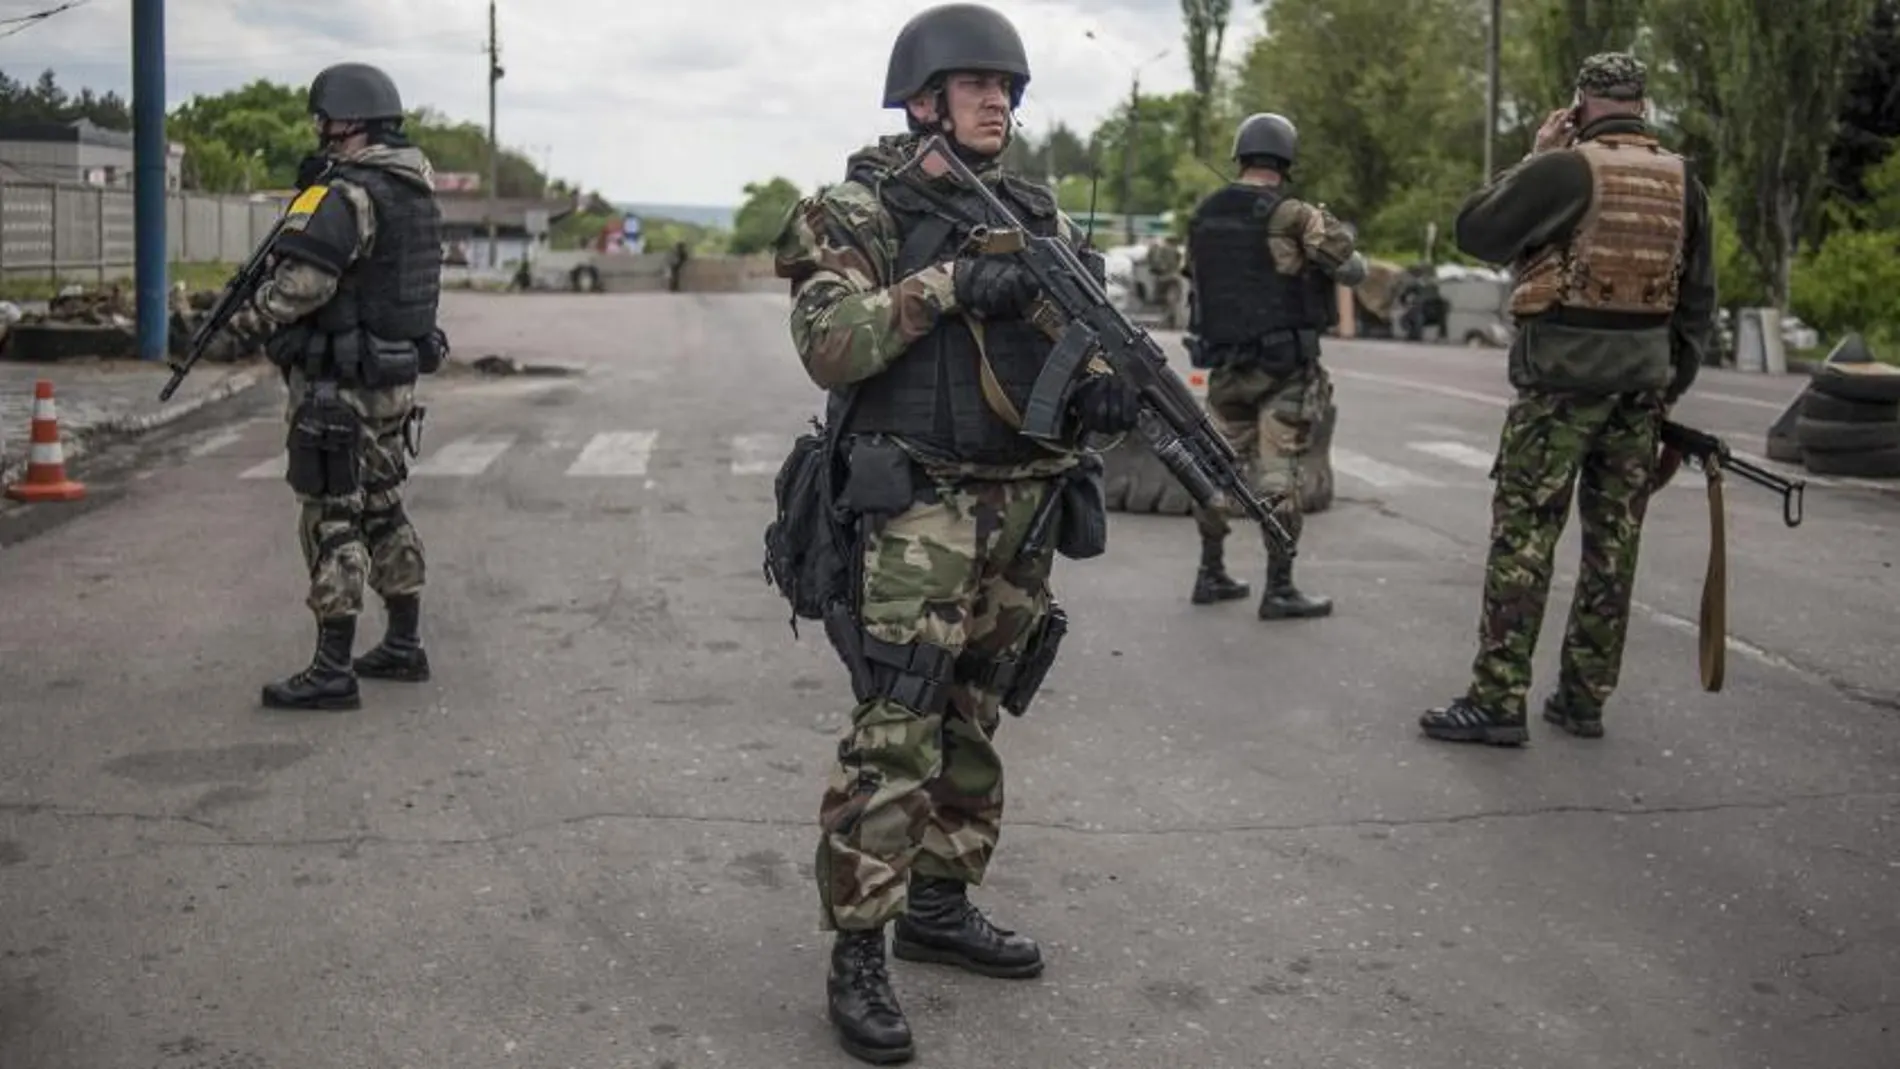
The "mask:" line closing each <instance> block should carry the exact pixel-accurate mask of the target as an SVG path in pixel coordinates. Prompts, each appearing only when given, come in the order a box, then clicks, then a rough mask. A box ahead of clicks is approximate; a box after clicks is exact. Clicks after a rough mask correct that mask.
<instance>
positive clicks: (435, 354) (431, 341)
mask: <svg viewBox="0 0 1900 1069" xmlns="http://www.w3.org/2000/svg"><path fill="white" fill-rule="evenodd" d="M448 359H449V336H448V335H447V334H444V333H443V332H442V328H441V327H437V328H435V329H434V330H432V331H430V332H429V333H427V334H425V335H423V336H422V338H421V339H419V340H418V341H417V342H416V370H417V371H419V372H421V373H422V374H424V375H433V374H435V373H436V372H437V371H440V370H442V365H443V364H445V363H447V362H448Z"/></svg>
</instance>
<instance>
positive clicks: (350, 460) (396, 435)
mask: <svg viewBox="0 0 1900 1069" xmlns="http://www.w3.org/2000/svg"><path fill="white" fill-rule="evenodd" d="M309 107H310V112H311V114H312V116H313V117H314V119H315V122H316V127H317V136H318V139H319V143H320V151H319V152H318V153H316V154H313V155H312V156H311V157H310V158H309V159H307V160H306V161H305V164H304V166H303V168H302V169H301V171H302V173H301V174H300V177H299V182H298V185H299V190H300V191H299V193H298V195H297V197H296V199H295V200H294V201H293V202H292V203H291V206H290V208H289V211H288V213H287V215H286V217H285V222H284V226H283V230H282V231H281V233H280V234H279V236H278V238H277V243H276V246H275V248H274V250H273V255H274V257H275V260H274V264H273V267H272V269H271V274H270V276H269V277H268V278H266V279H265V281H264V282H263V283H262V284H261V285H260V286H259V287H258V290H257V295H256V297H255V298H254V299H253V303H254V305H255V306H256V308H257V310H258V311H259V312H260V313H261V314H262V315H263V316H264V317H265V318H266V319H267V320H269V322H270V323H271V325H272V328H273V329H272V332H271V335H270V338H269V340H268V341H267V342H266V343H265V352H266V353H267V354H269V357H270V360H271V362H272V363H273V364H274V365H276V366H277V368H278V369H279V370H280V371H281V372H282V374H283V376H284V383H285V386H286V387H287V388H288V389H289V394H290V397H289V403H288V405H287V408H286V417H287V419H288V421H289V424H290V435H289V442H288V446H287V449H288V453H289V458H288V459H289V463H288V465H287V469H288V470H287V472H286V479H287V481H288V482H289V483H290V486H291V489H292V490H293V491H295V492H296V495H297V501H298V504H299V506H300V509H301V511H300V516H299V520H298V525H297V533H298V538H299V541H300V542H301V544H302V547H303V558H304V563H305V565H306V566H307V567H308V568H309V571H310V592H309V596H308V598H307V599H306V604H307V605H308V606H309V608H310V611H311V612H312V613H314V614H315V615H316V618H317V648H316V653H315V656H314V657H313V658H312V659H311V662H310V665H309V667H307V668H305V669H304V670H302V671H300V672H298V673H296V674H294V675H292V676H290V677H289V678H288V679H285V680H282V681H281V682H276V683H270V684H267V685H265V687H264V690H263V703H264V705H266V706H268V707H270V708H276V709H356V708H359V707H360V706H361V698H360V697H359V694H358V689H357V677H358V676H359V675H361V676H366V677H370V678H376V679H398V680H409V681H421V680H425V679H428V678H429V659H428V656H427V655H426V654H425V653H424V652H423V649H422V640H421V637H420V635H419V631H418V624H419V620H420V615H421V594H422V585H423V551H422V539H421V537H420V536H419V535H418V534H417V533H416V529H415V525H414V524H412V523H411V522H410V521H409V517H408V516H407V514H405V513H404V511H403V507H402V495H401V487H402V484H403V481H404V480H405V479H406V478H407V477H408V465H407V462H406V459H405V456H404V454H405V451H407V453H408V455H409V456H414V455H415V451H416V445H417V434H418V432H419V424H420V420H421V418H422V412H423V410H422V409H421V407H419V406H418V405H417V404H416V403H415V389H416V386H415V384H416V380H417V377H418V376H419V375H421V374H425V373H428V372H432V371H434V370H436V369H437V368H438V367H440V366H441V362H442V360H443V359H444V358H445V357H446V356H447V353H448V342H447V339H446V338H445V337H444V336H443V335H442V332H441V331H440V330H439V329H438V328H437V326H436V302H437V298H438V295H439V294H440V291H441V276H442V237H441V233H440V223H441V213H440V212H439V210H438V208H437V205H436V201H435V194H434V191H433V189H434V187H433V171H432V168H431V166H430V163H429V160H428V158H427V157H426V156H424V155H423V153H422V151H421V150H420V149H418V148H416V147H415V146H413V145H411V144H409V142H408V141H407V140H406V139H405V138H404V136H403V134H402V120H403V112H402V100H401V98H400V97H399V96H398V95H397V92H396V86H395V83H394V82H392V81H390V79H389V76H388V75H387V74H385V73H383V72H382V71H380V70H378V69H376V68H375V67H371V66H367V65H364V64H361V63H343V64H338V65H336V66H333V67H330V68H328V69H326V70H324V71H322V72H321V73H319V74H318V75H317V77H316V78H315V80H313V81H312V82H311V83H310V97H309ZM366 582H367V584H368V585H369V586H370V587H371V588H372V589H374V590H375V591H376V593H377V594H379V595H380V596H381V597H382V600H383V605H384V607H385V608H386V609H387V611H388V631H387V633H386V634H385V635H384V637H383V640H382V642H381V643H380V644H378V645H377V646H376V647H375V648H373V649H371V650H370V651H369V652H368V653H367V654H365V655H364V656H363V657H361V658H360V659H357V660H356V661H355V662H354V663H352V661H351V657H350V654H351V651H352V647H353V643H354V639H355V635H356V618H357V616H358V614H359V613H361V612H362V609H363V587H364V585H365V583H366Z"/></svg>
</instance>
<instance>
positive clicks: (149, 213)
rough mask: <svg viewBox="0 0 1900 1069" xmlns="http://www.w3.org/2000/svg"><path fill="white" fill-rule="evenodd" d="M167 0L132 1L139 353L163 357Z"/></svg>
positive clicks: (168, 152)
mask: <svg viewBox="0 0 1900 1069" xmlns="http://www.w3.org/2000/svg"><path fill="white" fill-rule="evenodd" d="M170 156H171V143H170V142H169V141H168V140H167V139H166V137H165V0H132V233H133V250H132V256H133V260H134V261H135V263H134V267H133V271H134V276H133V281H134V284H135V286H136V288H137V291H138V298H137V301H138V303H137V310H138V353H139V359H141V360H163V359H165V356H166V353H167V351H168V348H169V347H168V345H167V337H166V326H167V322H166V321H167V319H168V316H167V314H166V313H167V302H166V299H165V298H166V293H165V289H166V280H165V273H166V262H167V258H166V255H165V254H166V251H167V250H166V241H167V238H166V236H165V201H166V198H167V196H168V193H167V188H166V187H167V185H168V183H167V175H168V171H169V161H170Z"/></svg>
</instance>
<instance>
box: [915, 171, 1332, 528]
mask: <svg viewBox="0 0 1900 1069" xmlns="http://www.w3.org/2000/svg"><path fill="white" fill-rule="evenodd" d="M932 156H935V157H936V158H937V159H939V160H941V161H942V162H943V163H944V165H945V166H946V167H947V169H948V170H949V172H950V173H951V174H954V175H955V176H956V177H957V178H958V179H959V180H960V181H961V182H962V183H963V185H964V186H965V187H966V188H968V189H969V190H970V191H971V192H973V193H975V194H976V195H977V196H978V197H980V198H981V199H982V202H983V204H984V206H985V207H986V208H987V209H988V210H989V211H990V212H991V213H992V214H993V215H994V219H991V220H969V221H970V222H971V223H973V224H975V229H973V230H972V231H971V234H970V239H969V241H968V242H967V243H966V247H973V251H976V252H977V253H978V254H980V255H1002V256H1010V257H1012V258H1014V259H1015V260H1016V261H1017V262H1018V263H1020V264H1021V265H1022V266H1023V267H1024V268H1025V269H1026V270H1028V271H1029V273H1030V274H1031V275H1032V276H1034V277H1035V279H1036V282H1037V284H1038V285H1039V286H1040V287H1041V289H1042V300H1043V301H1044V302H1045V303H1046V304H1047V305H1049V306H1053V307H1054V308H1055V309H1056V310H1057V312H1058V313H1059V314H1057V315H1055V316H1043V315H1036V316H1032V319H1034V320H1035V321H1036V323H1037V325H1038V326H1039V327H1040V328H1041V329H1042V330H1043V331H1044V332H1045V333H1047V334H1049V335H1050V336H1051V337H1052V338H1053V339H1054V340H1055V342H1056V346H1055V350H1054V351H1053V352H1052V353H1051V355H1050V359H1049V361H1048V362H1047V363H1046V364H1045V365H1044V367H1043V372H1042V375H1041V376H1040V377H1039V378H1038V379H1037V381H1036V384H1035V386H1034V388H1033V389H1032V390H1031V392H1030V398H1029V402H1028V404H1027V405H1026V406H1025V408H1024V413H1023V415H1024V421H1023V433H1024V434H1026V435H1028V436H1030V437H1032V438H1037V439H1040V440H1043V441H1054V440H1056V439H1058V438H1059V437H1060V436H1061V429H1062V428H1061V424H1062V413H1063V411H1064V410H1065V408H1066V407H1067V402H1068V398H1069V394H1070V392H1071V390H1072V389H1073V388H1074V386H1075V384H1076V380H1077V376H1078V375H1079V374H1080V372H1081V370H1082V368H1083V367H1084V366H1085V365H1086V364H1087V363H1088V357H1089V356H1090V355H1091V354H1099V355H1100V356H1101V358H1102V360H1103V361H1104V362H1105V363H1107V364H1108V366H1109V369H1110V370H1111V371H1113V372H1114V374H1115V375H1116V376H1117V377H1118V378H1120V379H1121V380H1122V382H1123V383H1124V384H1126V385H1127V386H1129V387H1130V388H1131V389H1133V390H1134V391H1135V393H1136V395H1137V396H1138V397H1139V399H1140V415H1139V416H1138V421H1137V430H1138V431H1139V433H1140V434H1141V435H1142V437H1143V438H1145V439H1146V440H1147V442H1148V444H1149V446H1150V447H1151V448H1152V449H1153V450H1154V453H1155V456H1157V457H1158V458H1160V460H1161V463H1162V464H1163V465H1164V466H1165V467H1166V468H1167V469H1168V471H1169V472H1170V473H1172V474H1173V475H1174V477H1175V478H1176V479H1177V480H1179V481H1180V483H1181V485H1182V486H1183V487H1184V488H1186V490H1187V491H1188V493H1189V494H1190V495H1191V496H1192V497H1193V498H1194V500H1195V502H1196V503H1198V504H1199V505H1201V507H1203V508H1218V507H1219V506H1220V503H1221V501H1222V499H1223V498H1224V499H1226V500H1229V501H1233V502H1234V503H1236V504H1238V505H1239V506H1240V508H1241V510H1242V511H1244V512H1245V513H1246V514H1247V516H1248V517H1249V518H1250V519H1252V520H1253V521H1254V522H1255V523H1257V524H1259V525H1260V527H1261V530H1262V531H1264V532H1265V534H1266V536H1267V537H1268V538H1270V539H1272V540H1273V541H1274V542H1275V543H1276V545H1277V547H1278V548H1279V549H1280V550H1282V551H1283V552H1284V553H1285V554H1286V555H1287V556H1288V557H1289V558H1290V557H1292V556H1293V555H1294V553H1295V552H1296V547H1295V545H1294V542H1293V537H1292V535H1291V534H1290V533H1289V532H1288V531H1287V529H1286V527H1285V526H1284V525H1282V524H1281V523H1280V521H1279V519H1278V518H1277V517H1275V516H1274V514H1273V512H1274V509H1275V508H1276V507H1277V506H1278V505H1279V504H1280V503H1281V501H1283V500H1284V495H1275V496H1273V497H1271V498H1268V499H1264V500H1263V499H1262V498H1259V497H1256V496H1254V493H1253V489H1252V488H1251V487H1250V486H1248V485H1247V482H1246V480H1245V478H1244V477H1243V476H1242V475H1241V472H1240V468H1239V465H1238V461H1239V457H1238V455H1237V454H1236V453H1235V452H1234V450H1233V447H1232V446H1230V445H1228V444H1227V440H1226V439H1225V438H1223V437H1221V435H1220V433H1219V432H1218V431H1217V430H1215V428H1214V424H1213V422H1212V421H1211V420H1209V419H1208V418H1207V414H1206V412H1204V411H1203V410H1202V408H1201V405H1200V402H1199V401H1198V400H1196V399H1195V397H1194V394H1193V393H1192V392H1191V391H1190V390H1189V389H1188V386H1187V383H1185V382H1183V381H1181V377H1180V376H1179V375H1177V374H1175V372H1174V370H1173V369H1172V368H1170V367H1169V366H1168V360H1167V354H1166V353H1164V352H1163V351H1162V349H1161V346H1160V344H1159V343H1157V342H1156V341H1155V340H1154V338H1153V337H1151V336H1150V335H1149V334H1148V332H1147V331H1145V330H1143V329H1141V328H1140V327H1138V326H1136V325H1135V324H1134V323H1133V322H1131V321H1130V320H1129V319H1128V317H1127V316H1125V315H1123V314H1122V312H1121V310H1120V309H1118V308H1116V307H1115V305H1114V303H1113V302H1112V301H1110V300H1109V297H1108V293H1107V291H1106V290H1104V289H1103V288H1102V286H1101V285H1100V284H1099V283H1097V282H1096V280H1095V277H1094V276H1093V275H1092V274H1090V273H1089V270H1088V268H1087V266H1086V265H1084V264H1083V263H1082V260H1081V258H1080V257H1078V256H1077V255H1076V253H1075V250H1074V249H1072V248H1070V247H1069V245H1068V244H1067V243H1065V242H1064V241H1062V240H1061V239H1060V238H1058V237H1044V236H1041V235H1038V234H1032V233H1030V232H1029V230H1028V229H1027V228H1026V227H1024V226H1023V224H1022V221H1021V220H1019V219H1017V218H1016V216H1015V214H1014V213H1012V212H1011V211H1010V210H1009V207H1008V205H1006V204H1004V203H1003V202H1002V200H1000V199H999V198H998V197H997V196H996V194H995V193H994V192H992V191H991V190H990V189H989V188H988V187H987V186H985V185H984V184H983V183H982V182H981V181H980V180H979V179H978V178H977V177H976V175H975V174H973V173H971V171H970V169H969V167H968V166H966V165H965V164H964V163H963V161H962V160H960V159H958V158H957V156H956V154H955V153H954V152H952V151H951V150H950V148H949V146H948V145H947V144H946V143H945V142H944V139H943V137H942V136H941V135H938V136H934V137H932V138H930V139H929V140H927V141H925V142H924V145H923V147H922V149H921V150H920V151H919V152H918V154H917V156H916V157H915V158H914V159H913V160H911V161H910V162H909V163H907V164H905V165H904V167H902V168H900V169H899V170H898V172H897V175H896V176H897V177H899V178H904V179H905V180H906V181H907V184H909V185H910V186H911V188H913V189H916V190H917V191H918V192H919V193H921V194H922V195H924V196H926V197H928V198H930V199H931V200H933V201H935V202H936V203H937V205H938V206H939V207H940V208H943V209H945V210H947V211H949V212H951V213H953V214H958V215H961V213H960V212H959V211H958V209H957V208H956V206H954V205H951V204H948V203H946V202H945V200H944V198H943V197H941V196H940V195H938V194H937V193H936V192H935V191H933V190H931V189H929V188H928V187H927V186H925V185H924V184H923V183H919V182H910V181H908V178H907V174H908V172H909V171H910V170H911V169H912V168H914V167H916V166H918V165H920V164H921V163H922V162H923V161H924V160H926V159H929V158H931V157H932Z"/></svg>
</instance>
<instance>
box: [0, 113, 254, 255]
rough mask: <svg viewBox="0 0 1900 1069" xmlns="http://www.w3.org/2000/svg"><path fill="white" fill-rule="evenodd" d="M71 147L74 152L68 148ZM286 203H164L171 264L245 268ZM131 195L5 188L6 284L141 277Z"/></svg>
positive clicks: (72, 188) (234, 199)
mask: <svg viewBox="0 0 1900 1069" xmlns="http://www.w3.org/2000/svg"><path fill="white" fill-rule="evenodd" d="M69 147H70V146H69ZM283 203H284V202H283V199H282V198H280V197H260V198H259V199H257V200H252V199H250V198H248V197H242V196H220V195H214V194H209V193H168V194H166V197H165V231H166V233H165V244H166V247H167V252H166V258H167V259H168V260H169V261H171V262H173V263H242V262H244V261H245V260H246V259H248V258H249V257H250V255H251V250H252V249H254V248H256V247H257V243H258V242H260V241H262V240H264V235H265V234H267V233H269V232H270V228H271V224H273V223H275V222H276V221H277V215H278V213H279V212H281V211H282V210H283ZM133 239H134V232H133V207H132V191H131V190H129V189H103V188H100V187H98V186H86V185H77V184H68V183H52V182H12V181H6V182H0V277H5V278H59V279H71V280H73V281H75V282H89V281H90V282H106V281H111V280H115V279H127V278H131V277H132V276H133V274H134V268H135V258H134V245H133Z"/></svg>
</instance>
